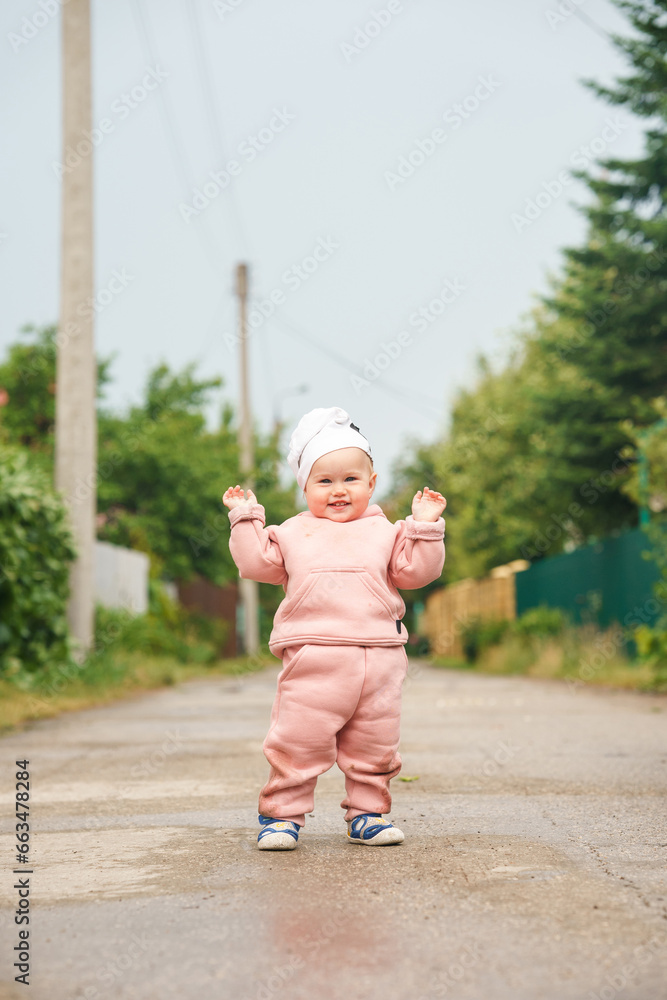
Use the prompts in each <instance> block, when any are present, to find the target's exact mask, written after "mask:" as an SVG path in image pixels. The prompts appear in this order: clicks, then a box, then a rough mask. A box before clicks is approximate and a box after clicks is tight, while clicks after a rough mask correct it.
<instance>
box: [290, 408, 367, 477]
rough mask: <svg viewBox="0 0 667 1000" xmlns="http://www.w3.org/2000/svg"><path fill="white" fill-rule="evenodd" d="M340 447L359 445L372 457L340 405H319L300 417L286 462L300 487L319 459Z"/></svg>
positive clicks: (364, 439)
mask: <svg viewBox="0 0 667 1000" xmlns="http://www.w3.org/2000/svg"><path fill="white" fill-rule="evenodd" d="M339 448H361V450H362V451H365V452H366V454H367V455H368V456H369V457H372V456H371V446H370V445H369V443H368V441H367V440H366V438H365V437H364V436H363V434H361V432H360V431H359V428H358V427H357V426H356V425H355V424H353V423H352V421H351V420H350V418H349V416H348V414H347V413H346V412H345V410H341V408H340V406H327V407H323V406H320V407H318V408H317V409H316V410H311V411H310V413H306V415H305V416H303V417H301V420H300V421H299V423H298V424H297V426H296V428H295V430H294V433H293V434H292V437H291V438H290V443H289V454H288V455H287V461H288V462H289V466H290V468H291V470H292V472H293V473H294V475H295V476H296V481H297V483H298V484H299V486H300V487H301V489H302V490H303V489H305V488H306V483H307V482H308V476H309V475H310V470H311V469H312V467H313V465H314V464H315V462H316V461H317V460H318V458H321V457H322V455H328V454H329V452H330V451H338V450H339Z"/></svg>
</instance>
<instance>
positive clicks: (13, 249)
mask: <svg viewBox="0 0 667 1000" xmlns="http://www.w3.org/2000/svg"><path fill="white" fill-rule="evenodd" d="M91 2H92V12H93V14H92V16H93V39H92V51H93V125H94V127H95V128H96V129H98V132H97V133H96V138H97V139H99V140H100V141H99V143H98V145H97V148H96V149H95V152H94V157H95V212H96V219H95V273H96V292H97V295H98V303H97V304H98V313H97V321H96V343H97V350H98V353H100V354H102V355H108V354H110V353H112V352H115V353H116V354H117V357H116V360H115V362H114V364H113V367H112V375H113V378H114V381H113V385H112V386H111V387H110V389H109V391H108V394H107V403H108V405H109V406H111V407H113V408H114V409H119V410H122V409H123V408H124V407H126V406H127V405H129V404H130V403H131V402H134V401H137V400H138V399H139V398H140V396H141V392H142V387H143V385H144V382H145V378H146V374H147V372H148V370H149V368H150V367H151V366H153V365H155V364H157V363H158V362H159V361H161V360H166V361H167V362H168V363H169V364H170V365H171V366H173V367H174V368H180V367H182V366H183V365H185V364H186V363H188V362H190V361H196V362H197V364H198V368H197V371H198V372H199V373H200V374H201V375H202V376H210V375H218V374H219V375H222V377H223V378H224V381H225V385H224V387H223V389H222V390H220V392H219V393H218V395H217V397H216V403H215V408H214V410H212V413H211V419H213V417H214V414H215V413H217V412H218V411H219V408H220V405H221V402H222V400H223V399H231V400H232V401H234V402H236V401H237V398H238V373H237V369H238V356H237V352H236V346H235V344H234V333H235V324H236V319H235V317H236V301H235V298H234V294H233V284H234V279H233V273H234V269H235V266H236V263H237V262H238V261H241V260H243V261H247V263H248V265H249V267H250V282H251V284H250V288H251V295H252V301H253V306H254V309H255V312H254V314H253V320H254V324H255V329H254V332H253V336H252V339H251V379H252V403H253V409H254V413H255V417H256V422H257V426H258V427H259V428H260V429H261V430H262V431H268V430H269V428H270V427H271V425H272V422H273V420H274V417H275V416H276V415H279V416H280V417H281V418H282V419H283V420H284V421H286V423H287V427H288V428H291V427H292V426H293V425H294V424H295V423H296V422H297V421H298V419H299V418H300V416H301V415H302V414H303V413H304V412H306V411H307V410H309V409H311V408H313V407H315V406H331V405H337V406H342V407H344V408H345V409H347V410H348V412H349V413H350V415H351V416H352V418H353V420H354V421H355V423H357V424H358V425H359V426H360V428H361V430H362V431H363V432H364V433H365V434H366V435H367V437H368V438H369V439H370V441H371V445H372V449H373V452H374V457H375V462H376V468H377V470H378V472H379V480H378V492H377V497H378V498H379V499H381V498H382V495H383V493H384V492H385V491H386V490H387V488H388V486H389V478H390V469H391V463H392V462H393V461H394V460H395V459H396V458H397V457H398V456H399V455H400V454H401V453H402V452H403V451H404V450H405V447H406V441H407V440H408V439H409V438H411V437H417V438H419V439H422V440H433V439H434V438H435V437H436V436H438V435H439V434H441V433H442V431H443V429H444V428H445V427H446V426H447V421H448V415H449V412H450V408H451V403H452V401H453V399H454V397H455V395H456V393H457V390H458V389H459V388H460V387H461V386H462V385H470V384H471V383H472V382H473V380H474V372H475V358H476V356H477V355H478V354H479V353H480V352H484V353H486V354H488V355H491V356H492V357H493V358H495V359H498V360H500V359H502V357H503V356H504V355H505V354H506V352H507V350H508V346H509V344H510V343H511V331H512V330H513V329H516V328H517V327H519V326H520V325H521V323H522V317H525V315H526V313H527V312H528V310H529V309H530V308H531V307H532V306H533V305H534V303H535V296H536V294H539V293H540V292H544V291H546V289H547V275H548V273H549V272H551V273H558V271H559V268H560V265H561V259H562V258H561V254H560V252H559V251H560V248H561V247H563V246H568V245H575V244H577V243H578V242H580V241H581V239H582V237H583V235H584V232H585V220H584V219H583V217H582V216H581V214H580V213H579V212H577V210H576V207H575V205H577V204H579V205H581V204H584V203H585V202H586V201H587V200H588V198H589V196H588V191H587V189H586V188H585V186H583V185H582V184H580V183H579V182H573V181H572V182H570V183H567V184H566V183H564V181H565V180H567V181H570V177H569V174H568V173H567V171H568V169H571V168H572V167H574V166H577V165H579V166H582V165H584V164H585V163H586V162H588V163H592V162H593V160H594V159H595V158H596V157H599V156H600V155H601V156H605V155H613V156H621V157H625V156H633V155H636V154H637V153H638V152H639V151H640V150H641V148H642V144H641V123H640V122H639V121H638V120H636V119H633V118H631V117H630V115H629V113H628V112H627V111H626V110H624V109H622V110H620V111H619V110H618V109H615V108H613V107H611V106H609V105H607V104H605V103H604V102H602V101H601V100H599V99H597V98H596V97H595V95H594V94H593V93H592V92H590V91H589V90H587V89H586V88H585V87H583V86H582V85H581V83H580V79H581V78H582V77H592V78H594V79H596V80H598V81H600V82H603V83H611V82H612V81H613V80H614V78H615V77H616V76H618V75H625V73H626V72H627V64H626V63H625V62H624V60H623V59H622V58H621V56H620V54H619V53H618V52H617V50H616V48H615V47H614V46H613V44H612V42H611V41H610V40H609V38H608V33H609V32H612V33H613V32H615V33H620V34H628V33H629V28H628V26H627V22H626V20H625V18H624V17H623V16H622V15H621V13H620V12H619V11H618V10H617V8H615V7H614V6H613V5H612V4H611V3H609V2H607V0H577V2H576V3H575V2H574V0H560V3H558V2H557V0H510V2H508V3H498V0H476V2H471V3H468V4H462V3H453V2H451V0H391V2H389V0H387V2H385V0H378V2H376V3H374V4H367V3H365V2H359V0H336V2H335V3H334V2H328V3H325V2H322V0H320V2H317V3H314V2H312V0H281V2H279V3H277V2H275V0H228V2H224V0H217V2H212V0H91ZM56 6H57V4H56V0H39V2H38V0H34V2H30V0H23V2H21V0H5V3H4V4H3V5H2V8H1V10H0V35H1V36H2V44H3V45H4V56H3V58H2V60H1V62H0V87H1V90H2V98H3V99H2V102H1V108H2V110H1V112H0V126H1V131H2V140H1V141H2V142H3V143H4V147H5V148H4V156H3V166H2V174H3V176H2V181H3V193H4V198H3V208H2V216H1V217H0V232H1V233H2V237H1V238H0V255H1V257H2V265H3V270H4V276H5V281H4V287H3V294H2V297H1V299H0V310H1V314H2V323H1V324H0V352H1V353H4V349H5V347H6V345H7V344H9V343H11V342H12V341H13V340H15V339H16V338H17V335H18V329H19V327H20V326H21V325H23V324H24V323H27V322H31V323H36V324H42V323H51V322H53V321H55V320H56V319H57V316H58V295H59V214H60V201H59V196H60V180H59V174H60V173H61V169H62V168H61V166H60V165H61V164H62V161H63V153H62V149H61V140H60V57H59V44H60V26H59V15H58V14H57V13H54V12H53V9H55V7H56ZM596 169H597V168H596ZM216 177H217V179H216ZM559 178H560V179H559ZM538 195H539V198H538ZM528 201H532V202H533V208H532V210H530V212H529V214H530V215H531V216H532V218H530V219H529V218H527V212H526V204H527V202H528ZM271 311H272V315H269V316H268V318H266V319H265V318H264V316H263V315H262V312H263V313H265V314H267V313H270V312H271ZM378 356H379V357H378ZM375 359H377V360H378V364H375ZM369 361H370V362H371V364H372V365H373V367H368V362H369ZM300 386H307V391H305V392H302V393H301V394H300V395H297V394H295V392H296V390H297V388H298V387H300ZM288 437H289V431H288V432H286V435H285V440H284V445H285V449H286V446H287V440H288ZM286 469H287V467H286ZM286 481H288V479H287V477H286ZM433 485H435V486H436V488H438V489H442V490H443V492H445V493H446V485H447V484H446V483H439V484H433Z"/></svg>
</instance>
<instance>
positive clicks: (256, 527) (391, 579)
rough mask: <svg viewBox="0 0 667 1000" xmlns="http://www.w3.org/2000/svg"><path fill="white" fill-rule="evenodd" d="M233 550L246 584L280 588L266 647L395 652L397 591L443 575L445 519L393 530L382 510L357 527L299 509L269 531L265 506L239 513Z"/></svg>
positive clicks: (410, 522) (399, 628)
mask: <svg viewBox="0 0 667 1000" xmlns="http://www.w3.org/2000/svg"><path fill="white" fill-rule="evenodd" d="M229 520H230V524H231V526H232V533H231V538H230V541H229V547H230V550H231V553H232V557H233V559H234V562H235V563H236V565H237V566H238V568H239V573H240V576H241V578H242V579H250V580H257V581H259V582H260V583H280V584H282V585H283V587H284V589H285V599H284V600H283V601H282V603H281V604H280V607H279V608H278V610H277V611H276V616H275V619H274V622H273V631H272V632H271V636H270V639H269V649H270V650H271V652H272V653H274V654H275V655H276V656H281V655H282V649H283V647H284V646H291V645H298V644H300V643H318V644H320V645H331V644H334V645H340V644H345V645H353V646H396V645H400V644H402V643H405V642H407V640H408V633H407V631H406V629H405V626H404V625H403V624H402V622H401V620H400V619H401V618H402V617H403V615H404V614H405V604H404V603H403V599H402V598H401V595H400V594H399V593H398V591H397V589H396V588H397V587H402V588H404V589H406V590H415V589H418V588H419V587H425V586H426V584H427V583H431V581H433V580H437V578H438V577H439V576H440V574H441V573H442V567H443V565H444V562H445V546H444V535H445V521H444V518H442V517H439V518H438V520H437V521H415V519H414V518H413V516H412V515H411V514H410V515H408V517H407V518H406V519H405V520H404V521H397V522H396V524H392V523H391V522H390V521H389V520H388V519H387V517H386V516H385V514H384V513H383V511H382V509H381V508H380V507H379V506H378V504H371V505H370V506H369V507H368V508H367V510H365V511H364V513H363V514H362V515H361V517H358V518H356V519H355V520H353V521H344V522H338V521H330V520H329V519H328V518H326V517H315V516H314V515H313V514H311V513H310V511H309V510H304V511H301V513H299V514H297V515H296V517H290V518H289V519H288V520H287V521H285V522H284V523H283V524H280V525H269V527H267V528H265V527H264V524H265V513H264V507H263V506H262V505H261V504H259V503H258V504H253V505H252V506H250V507H235V508H233V509H232V510H230V512H229Z"/></svg>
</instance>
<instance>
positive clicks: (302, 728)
mask: <svg viewBox="0 0 667 1000" xmlns="http://www.w3.org/2000/svg"><path fill="white" fill-rule="evenodd" d="M229 520H230V524H231V526H232V533H231V539H230V543H229V545H230V550H231V553H232V556H233V558H234V562H235V563H236V565H237V566H238V569H239V573H240V575H241V577H242V578H244V579H252V580H258V581H259V582H260V583H276V584H282V585H283V587H284V589H285V599H284V600H283V601H282V603H281V604H280V607H279V608H278V610H277V612H276V616H275V619H274V623H273V630H272V632H271V636H270V639H269V648H270V650H271V652H272V653H274V654H275V655H276V656H278V657H282V660H283V667H282V670H281V671H280V673H279V675H278V690H277V693H276V698H275V701H274V704H273V709H272V712H271V724H270V728H269V732H268V734H267V737H266V739H265V740H264V747H263V748H264V754H265V756H266V758H267V760H268V761H269V764H270V765H271V773H270V776H269V780H268V782H267V783H266V785H265V786H264V788H263V789H262V791H261V793H260V797H259V812H260V813H261V814H262V815H264V816H271V817H273V818H274V819H283V820H292V821H293V822H295V823H298V825H299V826H303V825H304V824H305V821H306V820H305V814H306V813H308V812H312V811H313V806H314V790H315V783H316V781H317V777H318V775H320V774H323V773H324V772H325V771H328V770H329V768H331V767H332V766H333V765H334V763H336V762H337V763H338V766H339V767H340V769H341V770H342V771H343V773H344V774H345V789H346V796H345V798H344V799H343V801H342V802H341V805H342V807H343V808H344V809H345V810H346V812H345V816H344V818H345V820H351V819H354V817H355V816H358V815H360V814H361V813H368V812H377V813H388V812H389V811H390V810H391V795H390V794H389V782H390V780H391V779H392V778H393V777H395V775H397V774H398V772H399V771H400V769H401V758H400V754H399V753H398V744H399V737H400V708H401V686H402V684H403V680H404V678H405V674H406V671H407V665H408V663H407V656H406V654H405V649H404V645H405V643H406V642H407V639H408V634H407V631H406V629H405V626H404V625H403V623H402V621H401V618H402V617H403V615H404V614H405V604H404V602H403V599H402V598H401V595H400V594H399V593H398V591H397V589H396V588H397V587H401V588H403V589H408V590H409V589H417V588H419V587H424V586H426V584H428V583H431V581H433V580H436V579H437V578H438V577H439V576H440V574H441V572H442V567H443V565H444V561H445V546H444V532H445V522H444V519H443V518H442V517H440V518H438V520H437V521H435V522H432V521H415V520H414V518H413V517H412V515H409V516H408V517H407V518H406V519H405V520H404V521H397V522H396V524H391V522H390V521H388V520H387V518H386V517H385V515H384V513H383V511H382V509H381V508H380V507H379V506H378V505H377V504H371V505H370V506H369V507H368V508H367V510H366V511H364V513H363V514H362V515H361V517H358V518H356V519H355V520H353V521H344V522H337V521H331V520H329V519H328V518H324V517H315V516H314V515H313V514H311V513H310V511H307V510H306V511H302V512H301V513H300V514H297V515H296V517H291V518H289V519H288V520H287V521H285V522H284V523H283V524H281V525H270V526H269V527H264V523H265V515H264V508H263V506H262V505H261V504H253V505H252V506H250V507H235V508H234V509H232V510H231V511H230V512H229Z"/></svg>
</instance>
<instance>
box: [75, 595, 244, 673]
mask: <svg viewBox="0 0 667 1000" xmlns="http://www.w3.org/2000/svg"><path fill="white" fill-rule="evenodd" d="M227 631H228V625H227V623H226V622H223V621H220V620H217V619H210V618H205V617H203V616H201V615H196V614H193V613H192V612H190V611H187V610H185V609H184V608H181V607H180V605H178V604H176V603H175V602H174V601H171V600H169V599H168V598H166V597H161V598H160V599H159V603H157V602H156V603H155V604H154V603H153V602H151V608H150V610H149V611H148V613H147V614H144V615H132V614H130V613H129V612H128V611H124V610H123V609H120V608H104V607H102V606H101V605H98V606H97V608H96V611H95V648H94V655H104V654H105V653H106V652H108V651H109V650H112V649H114V648H121V649H124V650H127V651H128V652H137V653H146V654H147V655H152V656H172V657H174V659H176V660H179V661H180V662H181V663H213V662H215V661H216V660H217V659H219V658H220V654H221V649H222V647H223V645H224V643H225V640H226V638H227Z"/></svg>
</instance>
